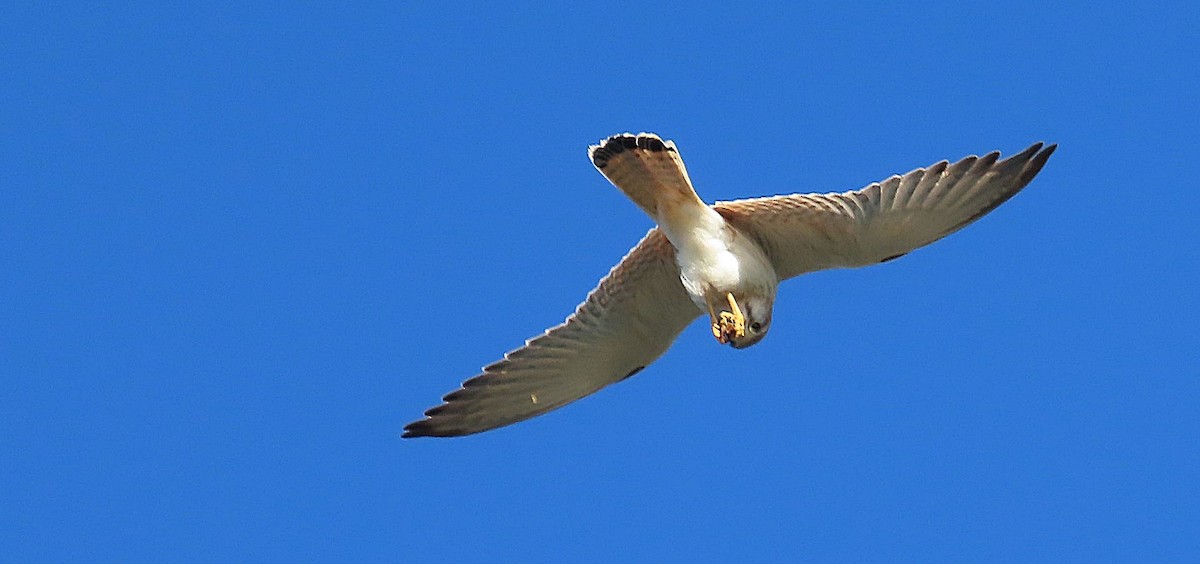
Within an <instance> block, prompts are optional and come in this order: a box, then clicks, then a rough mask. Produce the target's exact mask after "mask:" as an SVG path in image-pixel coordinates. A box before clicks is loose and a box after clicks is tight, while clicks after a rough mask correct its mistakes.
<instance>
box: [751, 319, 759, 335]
mask: <svg viewBox="0 0 1200 564" xmlns="http://www.w3.org/2000/svg"><path fill="white" fill-rule="evenodd" d="M750 330H751V331H754V332H755V333H757V332H759V331H762V323H759V322H757V321H755V322H754V323H751V324H750Z"/></svg>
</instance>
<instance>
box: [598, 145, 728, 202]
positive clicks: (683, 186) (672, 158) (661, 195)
mask: <svg viewBox="0 0 1200 564" xmlns="http://www.w3.org/2000/svg"><path fill="white" fill-rule="evenodd" d="M588 156H590V157H591V159H592V164H594V165H596V168H597V169H598V170H599V171H600V173H601V174H603V175H604V177H605V178H607V179H608V180H609V182H612V183H613V185H614V186H616V187H617V188H619V189H620V190H621V191H622V192H624V193H625V195H626V196H629V199H631V200H633V203H635V204H637V205H638V207H639V208H642V210H643V211H645V212H646V213H647V214H649V215H650V217H652V218H654V219H655V221H659V219H660V216H659V210H660V208H662V207H665V206H675V207H682V206H685V205H688V204H700V205H702V206H703V205H704V202H703V201H702V200H701V199H700V196H697V195H696V190H695V189H693V188H692V181H691V180H689V179H688V174H687V169H685V168H684V166H683V160H682V159H681V158H679V151H678V150H676V148H675V143H673V142H671V141H663V140H662V138H660V137H659V136H657V135H655V134H653V133H639V134H638V135H633V134H629V133H626V134H623V135H614V136H612V137H609V138H608V139H606V140H604V141H602V142H601V143H600V144H599V145H592V146H591V147H589V148H588Z"/></svg>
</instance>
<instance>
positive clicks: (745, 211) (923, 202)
mask: <svg viewBox="0 0 1200 564" xmlns="http://www.w3.org/2000/svg"><path fill="white" fill-rule="evenodd" d="M1055 147H1056V145H1049V146H1043V145H1042V144H1041V143H1035V144H1033V145H1032V146H1030V147H1029V148H1028V149H1025V150H1024V151H1021V152H1020V153H1019V154H1017V155H1014V156H1011V157H1009V158H1007V159H1004V160H1000V153H999V151H993V152H991V153H988V154H987V155H984V156H982V157H976V156H970V157H966V158H964V159H962V160H960V161H958V162H956V163H954V164H950V163H949V162H947V161H942V162H939V163H937V164H934V165H932V166H929V167H927V168H918V169H916V170H914V171H912V172H909V173H908V174H905V175H902V176H900V175H898V176H892V177H891V178H888V179H887V180H884V181H882V182H877V183H875V184H870V185H868V186H866V187H865V188H862V189H860V190H855V191H852V192H843V193H840V194H837V193H829V194H792V195H789V196H770V197H765V198H752V199H748V200H736V201H732V202H717V203H716V204H713V205H711V206H710V205H708V204H705V203H704V201H703V200H701V199H700V197H699V196H697V195H696V191H695V189H693V187H692V182H691V180H690V179H689V178H688V174H687V170H686V169H685V168H684V166H683V160H682V159H681V158H680V156H679V151H678V149H677V148H676V147H675V144H674V143H673V142H671V141H663V140H662V139H661V138H660V137H658V136H657V135H654V134H651V133H641V134H638V135H632V134H624V135H615V136H613V137H609V138H608V139H606V140H604V141H602V142H601V143H600V144H599V145H593V146H592V147H590V148H589V149H588V155H589V156H590V157H591V159H592V163H593V164H594V165H595V166H596V168H597V169H598V170H599V171H600V173H601V174H603V175H604V176H605V177H606V178H608V180H609V181H610V182H612V183H613V185H615V186H616V187H617V188H618V189H620V190H621V191H622V192H624V193H625V195H626V196H628V197H629V198H630V199H632V200H633V202H634V203H635V204H637V206H638V207H640V208H641V209H642V210H643V211H645V212H646V213H647V214H648V215H649V216H650V217H651V218H652V219H653V220H654V221H655V223H657V224H658V226H657V227H655V228H653V229H651V230H650V232H649V233H647V234H646V236H645V237H643V238H642V240H641V242H639V243H638V244H637V245H636V246H635V247H634V248H633V249H632V250H630V251H629V253H628V254H626V255H625V258H623V259H621V262H619V263H617V265H616V266H615V267H613V269H612V271H610V272H609V273H608V275H607V276H605V277H604V279H603V280H601V281H600V285H599V286H597V287H596V288H595V289H593V290H592V291H591V293H590V294H588V296H587V299H585V300H584V302H583V303H582V304H580V305H579V307H577V308H576V309H575V313H573V314H571V316H570V317H568V318H567V319H566V321H565V322H563V323H562V324H560V325H558V326H555V327H552V328H550V329H549V330H547V331H546V332H545V333H543V334H541V335H539V336H537V337H534V338H532V339H530V340H528V341H526V343H525V346H523V347H521V348H519V349H516V350H514V351H511V352H509V353H507V354H505V355H504V358H503V359H501V360H499V361H497V362H495V363H492V364H490V365H488V366H486V367H485V368H484V369H483V373H482V374H479V375H478V376H475V377H473V378H471V379H469V380H467V381H466V382H463V384H462V387H461V388H460V389H457V390H454V391H453V392H450V393H449V394H447V395H446V396H445V397H444V398H443V400H444V402H445V403H443V404H441V405H438V406H436V407H433V408H431V409H429V410H428V411H426V412H425V416H426V417H425V418H424V419H421V420H419V421H414V422H412V423H409V424H408V425H407V426H405V428H404V435H403V436H404V437H421V436H434V437H449V436H459V435H469V434H472V433H479V432H481V431H487V430H490V429H495V428H497V427H502V426H504V425H509V424H512V423H516V422H518V421H523V420H525V419H529V418H531V417H534V416H537V415H541V414H543V413H546V412H547V411H550V410H553V409H557V408H559V407H562V406H564V405H566V404H568V403H570V402H573V401H575V400H577V399H579V398H582V397H583V396H586V395H588V394H591V393H593V392H595V391H597V390H599V389H600V388H603V387H604V386H607V385H609V384H612V383H614V382H619V381H621V380H624V379H626V378H629V377H630V376H633V375H634V374H636V373H637V372H638V371H639V370H641V369H643V368H645V367H646V366H647V365H649V364H650V363H651V362H654V360H656V359H657V358H658V357H660V356H662V354H663V353H665V352H666V351H667V348H668V347H670V346H671V343H672V342H674V341H675V338H676V337H678V336H679V334H680V333H681V332H682V331H683V329H684V328H685V327H687V326H688V324H690V323H691V322H692V321H693V320H695V319H696V318H697V317H699V316H701V315H704V314H707V315H708V317H709V321H710V322H711V325H712V331H713V336H714V337H716V340H717V342H719V343H721V344H729V345H732V346H733V347H734V348H739V349H740V348H744V347H748V346H750V345H753V344H755V343H757V342H759V341H760V340H762V338H763V337H765V336H766V334H767V331H768V330H770V328H771V309H772V306H773V305H774V303H775V292H776V289H777V288H778V287H779V283H780V282H781V281H783V280H787V279H788V278H792V277H794V276H799V275H801V274H805V273H808V272H813V271H817V270H823V269H827V268H847V267H857V266H867V265H872V264H877V263H881V262H887V261H889V260H892V259H895V258H898V257H900V256H902V255H904V254H906V253H908V252H909V251H912V250H914V249H917V248H919V247H923V246H925V245H928V244H930V243H932V242H934V241H937V240H938V239H941V238H942V237H945V236H946V235H949V234H950V233H953V232H955V231H957V230H959V229H961V228H963V227H964V226H966V225H967V224H969V223H971V222H973V221H975V220H976V219H979V218H980V217H981V216H983V215H984V214H986V213H988V212H989V211H991V210H993V209H995V208H996V206H999V205H1000V204H1002V203H1004V202H1005V201H1007V200H1008V199H1009V198H1011V197H1013V196H1014V195H1015V194H1016V193H1017V192H1019V191H1020V190H1021V189H1022V188H1024V187H1025V186H1026V185H1027V184H1029V181H1030V180H1032V179H1033V177H1034V176H1035V175H1037V173H1038V171H1040V170H1041V169H1042V166H1043V165H1045V164H1046V159H1048V158H1050V155H1051V154H1052V153H1053V152H1054V149H1055Z"/></svg>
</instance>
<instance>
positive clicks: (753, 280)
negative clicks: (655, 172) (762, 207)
mask: <svg viewBox="0 0 1200 564" xmlns="http://www.w3.org/2000/svg"><path fill="white" fill-rule="evenodd" d="M659 226H660V227H661V228H662V229H663V232H664V233H665V234H666V236H667V239H669V240H670V241H671V243H672V244H673V245H675V249H676V254H675V260H676V262H677V263H678V264H679V273H680V279H681V280H682V281H683V286H684V288H685V289H687V291H688V294H689V295H691V297H692V301H694V302H695V303H696V305H697V306H698V307H699V308H700V309H701V310H703V311H707V306H706V305H705V295H712V294H714V293H717V294H724V293H725V292H733V293H735V294H743V293H744V292H745V290H746V289H747V288H756V289H760V290H766V289H769V292H770V294H771V295H774V293H775V292H774V291H775V288H776V286H777V285H778V283H779V280H778V278H777V277H776V275H775V270H774V268H773V267H772V266H771V264H770V261H768V260H767V257H766V256H765V255H764V254H763V252H762V250H761V249H759V247H758V245H756V244H754V242H753V241H751V240H750V239H748V238H747V237H744V236H741V235H738V234H737V233H736V232H735V231H734V230H733V228H732V227H730V226H729V225H728V224H727V223H725V218H723V217H721V215H720V214H718V213H717V212H716V211H714V210H713V209H712V208H708V207H705V208H699V209H695V208H693V209H692V210H688V213H679V214H676V215H675V216H673V217H670V218H666V217H661V218H659Z"/></svg>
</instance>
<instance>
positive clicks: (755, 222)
mask: <svg viewBox="0 0 1200 564" xmlns="http://www.w3.org/2000/svg"><path fill="white" fill-rule="evenodd" d="M1056 147H1057V146H1056V145H1050V146H1046V147H1043V146H1042V144H1041V143H1035V144H1034V145H1032V146H1030V147H1029V148H1028V149H1025V150H1024V151H1022V152H1021V153H1019V154H1017V155H1014V156H1012V157H1009V158H1007V159H1004V160H999V158H1000V152H999V151H993V152H991V153H988V154H987V155H984V156H982V157H975V156H970V157H967V158H965V159H962V160H961V161H958V162H956V163H954V164H949V163H947V162H946V161H942V162H940V163H937V164H935V165H933V166H930V167H929V168H919V169H917V170H914V171H912V172H910V173H908V174H905V175H903V176H893V177H891V178H889V179H887V180H884V181H883V182H879V183H875V184H871V185H869V186H867V187H865V188H863V189H861V190H855V191H853V192H843V193H841V194H793V195H790V196H773V197H768V198H754V199H749V200H737V201H733V202H718V203H717V204H716V205H715V206H714V207H715V208H716V210H717V211H718V212H720V213H721V215H722V216H724V217H725V219H726V221H729V222H730V223H732V224H733V225H734V226H736V227H737V228H739V229H741V230H742V231H744V232H746V233H748V234H750V235H751V236H753V237H755V238H756V239H757V240H758V241H759V243H760V244H761V245H762V246H763V248H764V249H765V250H766V252H767V255H768V256H769V257H771V260H772V262H774V265H775V270H776V272H778V273H779V277H780V279H787V278H791V277H793V276H797V275H800V274H804V273H806V272H812V271H814V270H822V269H826V268H841V267H853V266H866V265H869V264H875V263H878V262H884V261H887V260H891V259H894V258H897V257H899V256H901V255H904V254H905V253H908V252H909V251H912V250H913V249H916V248H919V247H923V246H925V245H928V244H930V243H932V242H934V241H937V240H938V239H941V238H942V237H945V236H946V235H949V234H951V233H953V232H955V231H957V230H959V229H961V228H963V227H964V226H966V225H967V224H969V223H971V222H973V221H975V220H976V219H979V218H980V217H982V216H983V215H984V214H986V213H988V212H990V211H992V210H993V209H995V208H996V207H997V206H999V205H1000V204H1002V203H1004V202H1005V201H1007V200H1008V199H1009V198H1011V197H1013V196H1014V195H1016V193H1017V192H1019V191H1021V189H1022V188H1024V187H1025V185H1027V184H1029V181H1030V180H1033V177H1034V176H1035V175H1037V173H1038V171H1040V170H1041V169H1042V166H1043V165H1045V164H1046V159H1048V158H1050V155H1051V154H1052V153H1053V152H1054V149H1055V148H1056Z"/></svg>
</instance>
